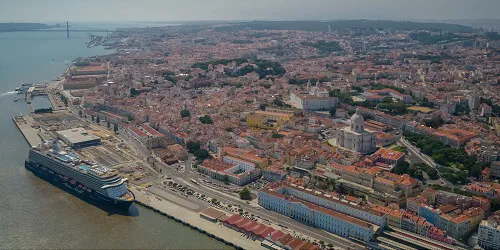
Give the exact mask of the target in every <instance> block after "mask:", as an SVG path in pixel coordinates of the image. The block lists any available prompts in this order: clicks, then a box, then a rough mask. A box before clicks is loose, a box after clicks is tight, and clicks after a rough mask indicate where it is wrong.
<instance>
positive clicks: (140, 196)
mask: <svg viewBox="0 0 500 250" xmlns="http://www.w3.org/2000/svg"><path fill="white" fill-rule="evenodd" d="M131 190H132V192H134V195H135V199H136V202H138V203H139V204H142V205H145V206H147V207H150V208H152V209H155V210H157V211H160V212H163V213H165V214H167V215H169V216H171V217H173V218H176V219H177V220H180V221H183V222H185V223H187V224H190V225H193V226H195V227H197V228H199V229H201V230H203V231H206V232H208V233H209V234H212V235H214V236H215V237H218V238H220V239H223V240H225V241H227V242H231V243H232V244H234V245H235V246H238V247H241V248H244V249H264V247H262V246H261V245H260V241H258V240H255V241H253V240H250V239H247V238H245V237H243V236H241V233H239V232H237V231H234V230H232V229H229V228H227V227H225V226H224V225H222V224H219V223H214V222H211V221H208V220H206V219H203V218H201V217H200V215H199V214H198V213H196V212H193V211H191V210H188V209H186V208H184V207H182V206H179V205H177V204H175V203H173V202H170V201H168V200H165V199H161V200H160V199H158V198H159V197H157V196H155V195H153V194H151V193H144V192H145V191H143V190H140V189H139V188H137V187H133V186H131Z"/></svg>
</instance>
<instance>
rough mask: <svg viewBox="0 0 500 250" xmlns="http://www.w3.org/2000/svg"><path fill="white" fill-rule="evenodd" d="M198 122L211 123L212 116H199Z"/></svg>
mask: <svg viewBox="0 0 500 250" xmlns="http://www.w3.org/2000/svg"><path fill="white" fill-rule="evenodd" d="M199 120H200V122H201V123H203V124H213V123H214V122H213V121H212V117H210V116H209V115H204V116H202V117H200V118H199Z"/></svg>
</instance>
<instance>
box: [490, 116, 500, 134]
mask: <svg viewBox="0 0 500 250" xmlns="http://www.w3.org/2000/svg"><path fill="white" fill-rule="evenodd" d="M489 122H490V124H491V125H492V126H493V129H494V130H495V131H496V132H497V134H499V135H500V117H490V120H489Z"/></svg>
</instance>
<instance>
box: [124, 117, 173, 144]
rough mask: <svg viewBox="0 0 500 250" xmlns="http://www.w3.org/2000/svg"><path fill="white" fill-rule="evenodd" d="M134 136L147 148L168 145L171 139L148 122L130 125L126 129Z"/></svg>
mask: <svg viewBox="0 0 500 250" xmlns="http://www.w3.org/2000/svg"><path fill="white" fill-rule="evenodd" d="M125 131H127V132H128V133H129V134H130V135H131V136H132V137H133V138H135V139H136V140H138V141H139V142H141V143H142V145H144V147H145V148H147V149H154V148H161V147H166V146H167V145H168V144H169V142H170V140H169V139H168V138H167V137H166V136H165V135H164V134H162V133H160V132H158V131H157V130H156V129H154V128H152V127H151V126H149V124H147V123H143V124H140V125H129V126H128V127H127V128H126V130H125Z"/></svg>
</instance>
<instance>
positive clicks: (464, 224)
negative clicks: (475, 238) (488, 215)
mask: <svg viewBox="0 0 500 250" xmlns="http://www.w3.org/2000/svg"><path fill="white" fill-rule="evenodd" d="M419 214H420V216H421V217H423V218H425V219H426V220H427V221H428V222H430V223H432V224H434V225H435V226H436V227H437V228H439V229H441V230H444V231H446V233H447V234H448V235H449V236H451V237H453V238H454V239H457V240H458V239H460V238H462V237H463V236H465V235H467V234H469V233H471V232H472V231H474V230H476V229H477V226H478V225H479V223H480V222H481V220H482V219H483V217H484V214H485V212H484V210H483V209H481V208H479V207H472V208H469V209H467V210H461V209H459V208H458V207H456V206H454V205H450V204H448V205H442V206H439V207H438V208H434V207H432V206H429V205H426V204H421V205H420V210H419Z"/></svg>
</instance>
